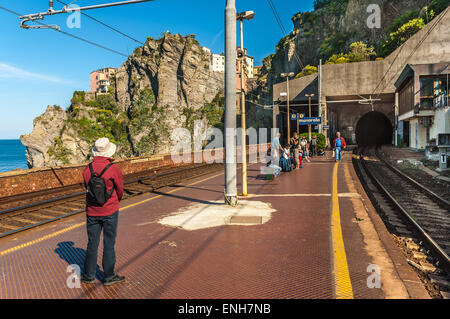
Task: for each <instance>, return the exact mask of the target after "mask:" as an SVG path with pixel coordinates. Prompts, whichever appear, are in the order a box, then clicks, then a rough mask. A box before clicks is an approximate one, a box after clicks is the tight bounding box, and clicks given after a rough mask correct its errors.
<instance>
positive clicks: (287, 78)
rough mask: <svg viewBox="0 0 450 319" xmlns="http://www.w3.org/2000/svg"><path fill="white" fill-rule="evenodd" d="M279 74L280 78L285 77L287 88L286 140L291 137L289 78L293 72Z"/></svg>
mask: <svg viewBox="0 0 450 319" xmlns="http://www.w3.org/2000/svg"><path fill="white" fill-rule="evenodd" d="M280 76H281V77H282V78H286V88H287V140H288V141H289V138H290V137H291V123H290V122H291V115H290V111H289V99H290V97H289V78H290V77H292V76H294V72H289V73H281V74H280Z"/></svg>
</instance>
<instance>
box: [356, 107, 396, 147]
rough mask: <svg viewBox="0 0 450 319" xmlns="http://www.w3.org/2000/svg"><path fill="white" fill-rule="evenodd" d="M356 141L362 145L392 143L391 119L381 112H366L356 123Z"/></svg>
mask: <svg viewBox="0 0 450 319" xmlns="http://www.w3.org/2000/svg"><path fill="white" fill-rule="evenodd" d="M356 142H357V143H358V145H360V146H369V145H384V144H391V143H392V124H391V121H389V119H388V118H387V117H386V115H384V114H383V113H380V112H375V111H372V112H369V113H366V114H365V115H364V116H363V117H361V118H360V119H359V121H358V124H356Z"/></svg>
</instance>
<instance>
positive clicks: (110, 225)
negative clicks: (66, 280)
mask: <svg viewBox="0 0 450 319" xmlns="http://www.w3.org/2000/svg"><path fill="white" fill-rule="evenodd" d="M115 152H116V145H115V144H113V143H111V142H110V141H109V139H108V138H106V137H103V138H100V139H98V140H97V141H96V142H95V146H94V148H93V149H92V153H93V155H94V160H93V162H92V163H90V164H89V165H87V166H86V168H85V169H84V172H83V178H84V185H85V187H86V189H87V193H86V215H87V216H86V226H87V235H88V244H87V249H86V259H85V261H84V273H83V275H82V276H81V281H82V282H84V283H88V284H93V283H95V271H96V268H97V251H98V245H99V242H100V234H101V232H102V230H103V259H102V266H103V271H104V285H105V286H109V285H112V284H116V283H119V282H122V281H124V280H125V277H124V276H119V275H118V274H116V273H115V272H114V266H115V263H116V255H115V251H114V245H115V242H116V235H117V225H118V220H119V201H120V200H121V199H122V196H123V178H122V172H121V171H120V168H119V167H118V166H117V165H116V164H114V163H113V161H114V159H113V158H112V156H113V155H114V153H115Z"/></svg>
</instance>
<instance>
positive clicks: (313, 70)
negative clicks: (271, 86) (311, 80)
mask: <svg viewBox="0 0 450 319" xmlns="http://www.w3.org/2000/svg"><path fill="white" fill-rule="evenodd" d="M317 72H319V70H318V69H317V67H315V66H312V65H309V64H308V65H307V66H305V67H304V68H303V70H302V71H301V72H300V73H299V74H297V75H296V76H295V77H296V78H301V77H303V76H307V75H310V74H314V73H317Z"/></svg>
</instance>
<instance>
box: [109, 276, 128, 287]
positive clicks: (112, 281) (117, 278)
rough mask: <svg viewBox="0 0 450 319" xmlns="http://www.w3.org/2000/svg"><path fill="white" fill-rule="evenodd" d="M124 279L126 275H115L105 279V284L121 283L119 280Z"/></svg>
mask: <svg viewBox="0 0 450 319" xmlns="http://www.w3.org/2000/svg"><path fill="white" fill-rule="evenodd" d="M124 280H125V276H119V275H115V276H114V277H113V278H111V279H110V280H108V281H105V283H104V285H105V286H111V285H114V284H117V283H119V282H122V281H124Z"/></svg>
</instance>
